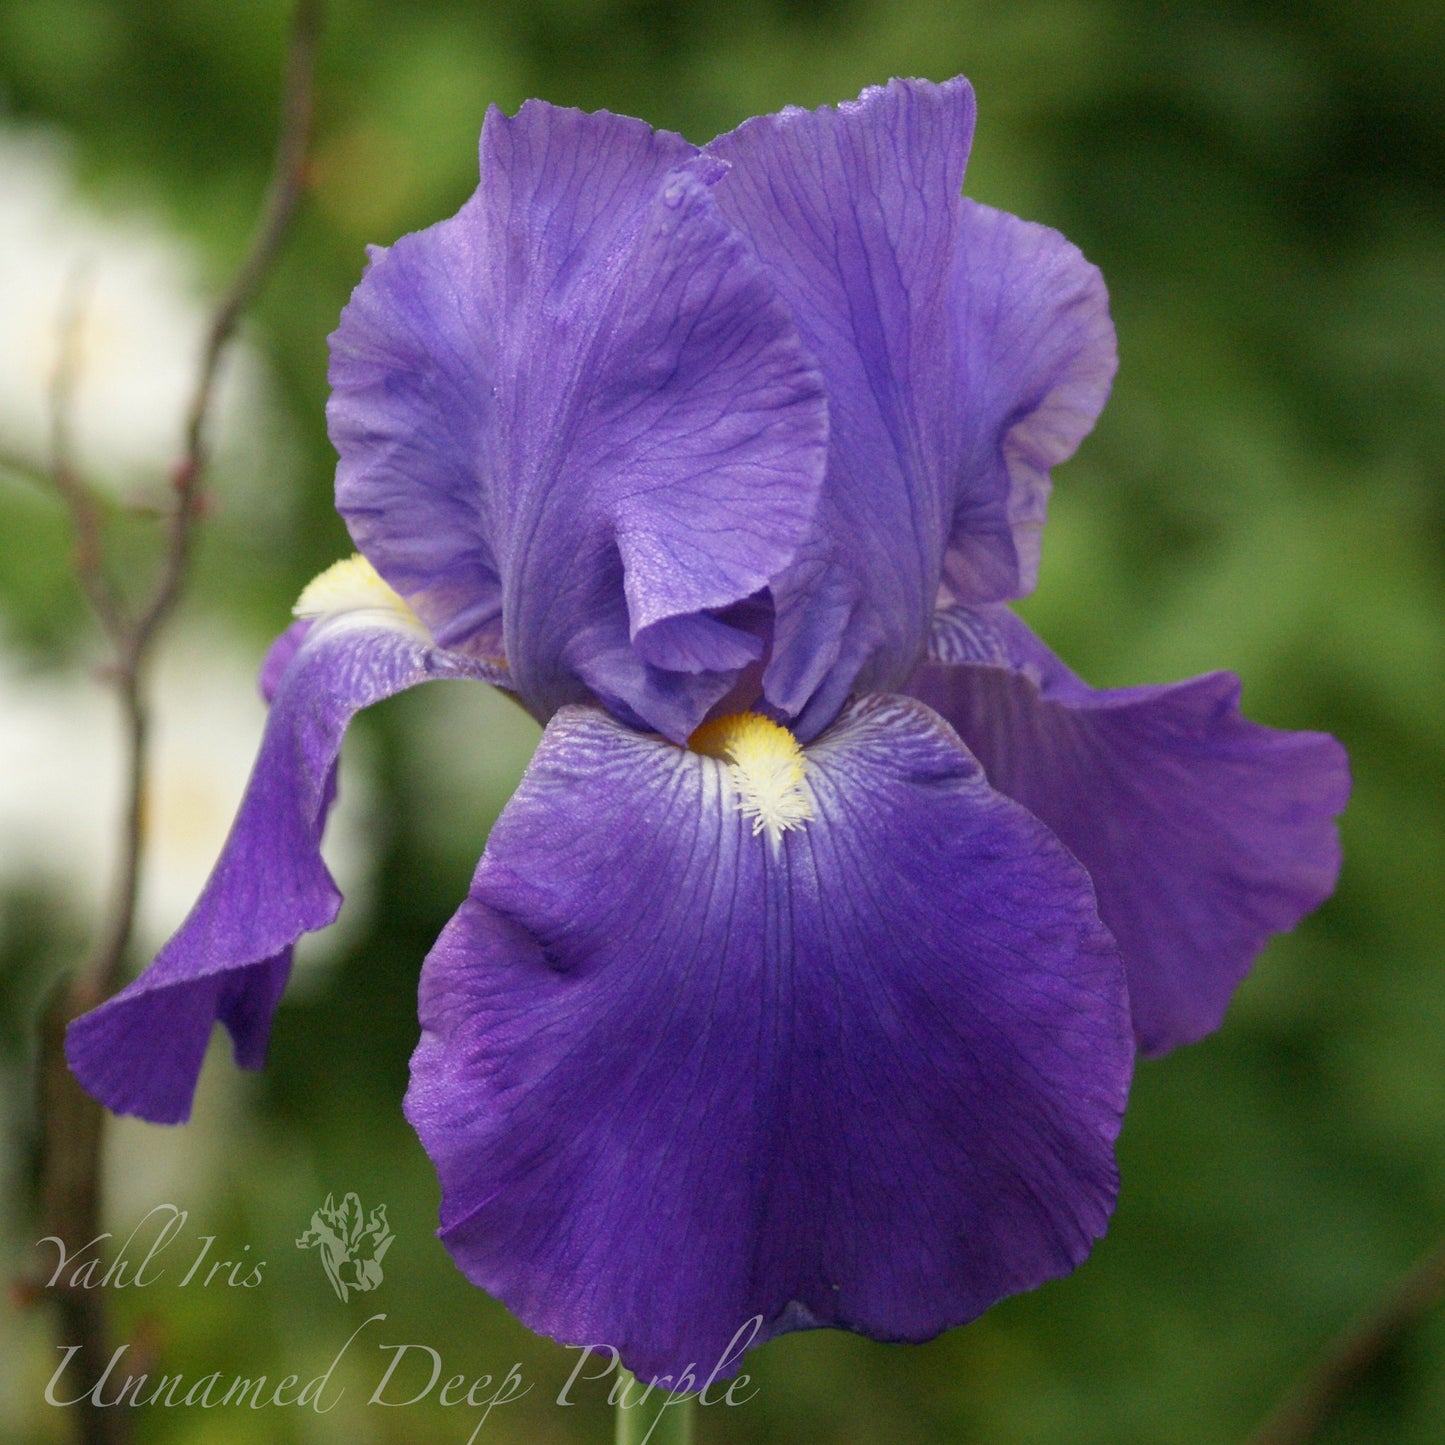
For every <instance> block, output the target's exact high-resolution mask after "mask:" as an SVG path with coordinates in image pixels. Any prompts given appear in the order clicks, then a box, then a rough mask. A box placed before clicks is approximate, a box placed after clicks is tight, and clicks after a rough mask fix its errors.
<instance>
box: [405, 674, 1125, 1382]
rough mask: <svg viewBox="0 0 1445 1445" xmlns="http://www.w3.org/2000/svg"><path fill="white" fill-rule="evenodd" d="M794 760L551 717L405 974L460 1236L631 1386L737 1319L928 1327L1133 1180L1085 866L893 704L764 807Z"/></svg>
mask: <svg viewBox="0 0 1445 1445" xmlns="http://www.w3.org/2000/svg"><path fill="white" fill-rule="evenodd" d="M750 721H753V722H755V723H756V724H757V725H758V726H760V727H771V726H772V725H771V724H763V723H762V722H761V720H756V719H752V720H750ZM711 726H713V725H710V727H711ZM777 731H779V732H781V730H780V729H779V730H777ZM783 737H784V738H787V734H785V733H784V734H783ZM788 744H789V745H791V739H788ZM785 752H786V748H785V749H784V750H783V752H780V753H779V754H778V755H777V756H776V757H773V758H771V759H769V758H768V757H767V756H766V749H763V753H761V754H760V755H759V756H758V757H755V758H753V759H752V760H751V761H748V760H747V759H744V760H743V761H742V762H738V763H735V764H730V763H728V762H726V761H720V760H718V759H716V758H713V757H704V756H700V755H699V754H698V753H696V752H694V751H691V750H684V749H681V748H677V747H674V746H672V745H670V744H668V743H666V742H663V741H662V740H660V739H658V738H655V737H645V736H641V735H639V734H637V733H635V732H632V731H630V730H628V729H627V728H625V727H622V726H620V725H619V724H618V723H616V722H615V721H614V720H612V719H611V718H608V717H607V716H606V715H605V714H603V713H601V712H599V711H597V710H595V709H590V708H569V709H565V710H563V711H562V712H560V713H559V714H558V715H557V716H556V717H555V718H554V719H553V720H552V722H551V724H550V725H549V726H548V729H547V731H546V733H545V735H544V737H543V739H542V743H541V745H540V747H539V749H538V752H537V755H536V757H535V759H534V760H533V763H532V765H531V767H530V768H529V770H528V772H527V774H526V776H525V778H524V779H523V782H522V785H521V787H520V789H519V790H518V792H517V794H516V796H515V797H514V798H513V800H512V802H511V803H510V804H509V806H508V808H507V810H506V811H505V812H504V813H503V815H502V817H501V819H500V820H499V821H498V823H497V824H496V826H495V828H494V829H493V832H492V835H491V840H490V842H489V843H488V847H487V852H486V855H485V856H484V858H483V860H482V863H481V865H480V867H479V869H478V871H477V874H476V877H475V880H474V882H473V885H472V889H471V894H470V897H469V898H468V901H467V902H466V903H465V904H464V905H463V907H462V909H461V910H460V912H459V913H458V914H457V915H456V917H455V918H454V919H453V920H452V922H451V923H450V924H449V925H448V927H447V928H446V930H445V931H444V932H443V934H442V936H441V938H440V940H439V941H438V943H437V945H436V947H435V948H434V949H433V951H432V953H431V955H430V957H429V958H428V960H427V963H426V966H425V969H424V972H423V975H422V985H421V1020H422V1028H423V1033H422V1039H421V1042H420V1044H419V1046H418V1048H417V1051H416V1054H415V1056H414V1057H413V1061H412V1082H411V1087H410V1090H409V1092H408V1095H407V1112H408V1116H409V1117H410V1119H411V1120H412V1122H413V1124H414V1125H415V1126H416V1128H417V1131H418V1133H419V1134H420V1136H421V1139H422V1142H423V1143H424V1145H425V1146H426V1149H427V1151H428V1153H429V1154H430V1155H431V1157H432V1160H433V1162H434V1163H435V1164H436V1166H437V1169H438V1173H439V1175H440V1178H441V1183H442V1191H443V1193H442V1214H441V1223H442V1228H441V1237H442V1239H443V1240H444V1242H445V1243H446V1245H447V1247H448V1248H449V1249H450V1251H451V1252H452V1254H453V1256H454V1257H455V1259H456V1260H457V1262H458V1264H459V1265H460V1266H461V1268H462V1269H463V1270H464V1271H465V1272H466V1274H467V1275H468V1276H469V1277H470V1278H471V1279H472V1280H474V1281H475V1282H476V1283H478V1284H480V1285H482V1286H484V1287H485V1288H487V1289H488V1290H490V1291H491V1292H492V1293H494V1294H495V1295H497V1296H498V1297H499V1298H500V1299H502V1300H503V1301H504V1302H505V1303H506V1304H507V1305H509V1306H510V1307H511V1308H512V1309H513V1310H514V1311H515V1312H516V1313H517V1314H518V1315H519V1316H520V1318H521V1319H522V1320H523V1321H524V1322H526V1323H527V1324H529V1325H531V1326H532V1327H533V1328H535V1329H539V1330H542V1331H545V1332H547V1333H548V1334H551V1335H554V1336H556V1337H557V1338H559V1339H562V1340H564V1341H569V1342H574V1343H595V1344H606V1345H612V1346H615V1347H616V1348H618V1349H619V1350H620V1352H621V1355H622V1358H623V1360H624V1361H625V1362H626V1363H627V1364H628V1365H629V1366H630V1367H631V1368H632V1369H633V1370H634V1371H636V1372H637V1373H638V1374H639V1375H641V1376H643V1377H645V1378H651V1377H656V1376H660V1375H669V1376H671V1377H672V1378H673V1379H674V1380H676V1378H677V1376H678V1373H679V1371H680V1370H681V1369H682V1368H683V1367H684V1366H686V1365H687V1364H688V1363H689V1362H694V1363H697V1364H701V1365H702V1367H703V1371H704V1373H705V1372H706V1370H707V1369H709V1368H710V1367H711V1366H712V1365H713V1364H714V1363H715V1362H716V1361H717V1360H718V1359H719V1357H720V1356H721V1355H722V1353H723V1351H724V1349H725V1347H726V1346H727V1344H728V1342H729V1341H730V1339H731V1338H732V1337H733V1335H734V1332H735V1331H736V1330H738V1328H739V1327H740V1326H743V1325H744V1324H745V1323H746V1322H747V1321H748V1320H749V1319H750V1318H753V1317H758V1318H759V1321H760V1329H759V1334H758V1338H759V1339H765V1338H767V1337H768V1336H770V1335H773V1334H777V1333H781V1332H782V1331H784V1330H787V1329H794V1328H799V1327H805V1326H815V1325H832V1326H839V1327H844V1328H848V1329H852V1330H857V1331H861V1332H863V1333H866V1334H869V1335H872V1336H874V1337H876V1338H880V1339H890V1340H919V1339H924V1338H927V1337H929V1336H931V1335H934V1334H936V1333H937V1332H939V1331H940V1330H943V1329H945V1328H947V1327H949V1326H951V1325H956V1324H959V1323H962V1322H963V1321H965V1320H968V1319H970V1318H972V1317H973V1316H975V1315H977V1314H978V1313H980V1312H981V1311H982V1310H984V1309H985V1308H987V1307H988V1306H989V1305H990V1304H991V1303H993V1302H994V1301H995V1300H997V1299H998V1298H1000V1297H1001V1296H1003V1295H1006V1294H1009V1293H1011V1292H1014V1291H1018V1290H1023V1289H1028V1288H1030V1287H1032V1286H1035V1285H1037V1284H1039V1283H1040V1282H1042V1281H1043V1280H1046V1279H1048V1278H1050V1277H1052V1276H1055V1275H1058V1274H1062V1273H1064V1272H1065V1271H1067V1270H1069V1269H1070V1268H1072V1267H1073V1266H1074V1265H1076V1264H1078V1263H1079V1261H1080V1260H1081V1259H1082V1258H1083V1257H1084V1255H1085V1254H1086V1253H1087V1252H1088V1249H1089V1247H1090V1244H1091V1243H1092V1241H1093V1240H1094V1239H1095V1238H1097V1237H1098V1235H1099V1234H1100V1233H1101V1232H1102V1231H1103V1229H1104V1227H1105V1222H1106V1220H1107V1218H1108V1215H1109V1212H1110V1209H1111V1207H1112V1203H1113V1199H1114V1194H1115V1188H1116V1174H1115V1166H1114V1160H1113V1149H1112V1145H1113V1140H1114V1138H1115V1135H1116V1132H1117V1130H1118V1126H1119V1119H1120V1113H1121V1110H1122V1108H1123V1105H1124V1100H1125V1094H1126V1090H1127V1085H1128V1079H1129V1074H1130V1068H1131V1062H1132V1054H1133V1047H1132V1039H1131V1037H1130V1032H1129V1019H1128V1004H1127V997H1126V993H1125V988H1124V980H1123V974H1122V969H1121V967H1120V964H1119V960H1118V955H1117V950H1116V948H1115V945H1114V942H1113V940H1112V938H1111V937H1110V936H1109V934H1108V932H1107V930H1106V929H1105V928H1104V927H1103V926H1102V924H1101V923H1100V922H1099V920H1098V916H1097V914H1096V912H1095V909H1094V900H1093V893H1092V890H1091V889H1090V886H1089V882H1088V879H1087V877H1086V875H1085V874H1084V872H1083V870H1082V868H1080V867H1079V865H1078V864H1077V863H1076V862H1075V861H1074V860H1073V859H1072V858H1071V857H1070V856H1069V855H1068V853H1067V852H1066V851H1065V850H1064V848H1063V847H1062V846H1060V844H1059V843H1058V842H1057V840H1055V839H1054V838H1053V836H1052V835H1051V834H1050V833H1049V832H1048V831H1047V830H1046V829H1045V828H1044V827H1043V826H1042V825H1041V824H1040V823H1038V821H1037V820H1036V819H1034V818H1033V817H1032V816H1030V815H1029V814H1028V813H1027V812H1025V811H1024V810H1023V809H1021V808H1019V807H1017V806H1016V805H1015V804H1013V803H1011V802H1009V801H1008V800H1007V799H1005V798H1003V797H1002V796H1001V795H999V794H998V793H996V792H994V791H993V790H992V789H991V788H989V787H988V785H987V784H986V783H985V781H984V779H983V777H982V774H981V770H980V769H979V767H978V765H977V763H976V762H975V761H974V759H973V758H972V757H971V756H970V755H969V754H968V752H967V751H966V750H965V749H963V748H962V747H961V746H960V745H959V742H958V740H957V738H956V736H955V735H954V734H953V732H952V731H951V730H950V729H949V728H948V727H947V726H946V725H945V724H944V723H943V722H942V721H941V720H940V719H939V718H937V717H936V716H935V715H934V714H932V713H930V712H929V711H928V710H927V709H926V708H923V707H921V706H919V705H918V704H916V703H914V702H912V701H911V700H909V699H905V698H899V697H871V698H865V699H863V700H862V701H860V702H857V703H854V704H851V705H850V706H849V708H848V709H847V710H846V711H845V712H844V713H843V714H842V715H841V717H840V719H839V721H838V722H837V723H836V724H835V726H834V727H833V728H832V729H831V730H830V731H829V732H828V733H826V734H825V735H824V736H823V737H822V738H820V739H819V740H818V742H817V743H816V744H815V745H814V746H813V747H811V748H809V749H808V751H807V754H806V758H805V761H804V767H803V773H802V779H803V780H804V781H803V782H802V783H801V784H799V786H803V787H806V789H807V794H806V797H805V798H802V799H801V800H800V803H799V806H798V807H796V808H794V809H793V810H792V813H791V815H789V814H788V810H787V809H781V810H775V812H774V814H773V815H769V814H767V812H766V810H764V811H763V812H761V813H759V812H754V813H749V812H748V811H746V803H747V800H748V793H749V789H750V788H753V787H754V785H756V789H757V790H759V791H761V792H764V793H765V792H766V791H767V789H768V788H769V787H771V786H773V785H774V784H775V783H777V782H778V779H779V778H783V774H784V772H785V771H786V770H785V769H784V768H783V766H782V764H783V763H784V762H785V761H786V759H785V758H784V756H783V754H784V753H785ZM729 756H732V755H731V754H729ZM738 756H739V757H741V754H739V755H738ZM773 765H776V768H774V766H773ZM739 768H741V769H742V773H741V775H740V774H739V772H738V769H739ZM750 768H755V769H756V772H755V773H754V772H750V771H749V769H750ZM770 769H772V770H771V771H770ZM749 779H751V782H750V781H749ZM794 781H796V779H794ZM783 782H784V784H787V779H785V778H784V780H783ZM787 785H791V784H787ZM754 801H756V798H755V799H754ZM804 804H805V805H804ZM769 816H774V817H784V818H786V817H788V816H791V817H792V819H793V821H792V822H784V823H782V824H781V825H779V826H778V827H777V828H776V829H774V828H773V827H772V826H771V825H768V826H764V824H765V821H766V820H767V818H768V817H769ZM736 1368H737V1361H736V1359H733V1360H732V1361H731V1362H730V1365H729V1366H728V1368H727V1369H726V1371H725V1373H728V1374H731V1373H732V1372H733V1371H734V1370H736Z"/></svg>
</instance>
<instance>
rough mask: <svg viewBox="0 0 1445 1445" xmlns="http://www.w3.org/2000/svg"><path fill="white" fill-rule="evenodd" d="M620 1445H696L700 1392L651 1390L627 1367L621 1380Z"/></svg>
mask: <svg viewBox="0 0 1445 1445" xmlns="http://www.w3.org/2000/svg"><path fill="white" fill-rule="evenodd" d="M616 1388H617V1392H618V1400H617V1406H616V1409H617V1433H616V1434H615V1435H614V1436H613V1439H614V1440H615V1442H616V1445H643V1442H644V1441H645V1442H646V1445H692V1439H693V1433H692V1427H693V1421H694V1419H695V1418H696V1416H697V1396H696V1395H669V1394H668V1393H667V1391H666V1390H656V1389H649V1388H648V1387H647V1386H646V1385H644V1384H642V1383H641V1382H640V1381H639V1380H638V1379H637V1377H636V1376H635V1375H633V1374H631V1373H630V1372H629V1371H627V1370H623V1371H621V1373H620V1377H619V1379H618V1382H617V1386H616Z"/></svg>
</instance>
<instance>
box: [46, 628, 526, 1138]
mask: <svg viewBox="0 0 1445 1445" xmlns="http://www.w3.org/2000/svg"><path fill="white" fill-rule="evenodd" d="M298 632H299V628H298V627H294V626H293V627H292V628H289V629H287V631H286V632H285V633H283V634H282V636H281V637H280V638H279V639H278V640H277V643H276V644H275V646H274V647H273V651H272V657H271V658H268V664H269V663H270V662H271V661H272V658H278V659H279V657H280V656H282V655H284V653H285V652H288V651H293V656H292V657H291V659H290V661H289V663H288V664H287V665H286V666H285V670H284V672H282V674H281V676H280V678H279V680H276V681H275V684H274V685H275V692H274V698H273V700H272V703H271V711H270V714H269V716H268V718H267V721H266V730H265V733H264V735H263V737H262V739H261V749H260V752H259V754H258V756H257V758H256V765H255V768H254V769H253V771H252V773H251V779H250V782H249V783H248V784H247V785H246V794H245V797H244V798H243V800H242V802H241V808H240V812H239V813H238V814H237V816H236V821H235V823H234V824H233V825H232V827H231V833H230V836H229V837H228V838H227V839H226V844H225V847H224V849H223V850H222V852H221V856H220V859H219V860H218V861H217V863H216V866H215V869H214V870H213V872H212V873H211V876H210V879H209V880H208V881H207V883H206V887H205V890H204V891H203V892H202V894H201V896H200V899H199V900H198V901H197V903H196V906H195V907H194V908H193V909H192V910H191V913H190V916H189V917H188V918H187V919H186V921H185V922H184V923H183V924H182V925H181V927H180V929H179V931H178V932H177V933H176V935H175V937H173V938H172V939H171V941H170V942H169V943H168V944H166V946H165V947H164V948H163V949H162V950H161V952H160V954H159V955H158V956H157V958H156V960H155V962H154V963H152V964H151V966H150V967H149V968H148V969H146V971H145V972H144V973H142V974H141V975H140V977H139V978H137V979H135V981H134V982H132V983H131V984H130V985H128V986H127V987H126V988H124V989H122V990H121V991H120V992H119V993H118V994H116V996H115V997H114V998H112V999H110V1000H109V1001H108V1002H106V1003H104V1004H102V1005H101V1006H100V1007H99V1008H97V1009H95V1010H93V1011H92V1012H90V1013H88V1014H86V1015H84V1016H83V1017H82V1018H80V1019H77V1020H76V1021H75V1023H73V1024H72V1025H71V1026H70V1031H69V1033H68V1035H67V1037H66V1045H65V1051H66V1057H67V1058H68V1059H69V1061H70V1067H71V1068H72V1069H73V1070H74V1071H75V1074H76V1077H77V1078H78V1079H79V1080H80V1082H81V1083H82V1084H83V1085H84V1086H85V1087H86V1089H87V1090H89V1091H90V1093H91V1094H93V1095H94V1096H95V1097H96V1098H97V1099H99V1100H100V1102H101V1103H103V1104H104V1105H105V1106H106V1107H107V1108H109V1109H113V1110H114V1111H115V1112H116V1113H119V1114H139V1115H141V1116H142V1117H143V1118H146V1119H150V1120H152V1121H154V1122H155V1123H160V1124H171V1123H178V1122H180V1121H181V1120H183V1119H186V1118H188V1117H189V1116H190V1111H191V1100H192V1097H193V1095H194V1093H195V1087H196V1080H197V1079H198V1078H199V1076H200V1071H201V1063H202V1060H203V1058H204V1057H205V1052H206V1045H207V1044H208V1043H209V1041H210V1037H211V1030H212V1027H213V1026H214V1025H215V1024H216V1023H217V1022H218V1021H219V1022H220V1023H223V1024H225V1026H226V1028H227V1029H228V1030H229V1032H230V1034H231V1038H232V1042H233V1044H234V1048H235V1056H236V1062H237V1063H238V1064H239V1065H241V1066H242V1067H243V1068H251V1069H254V1068H259V1067H260V1066H261V1064H262V1062H263V1061H264V1058H265V1053H266V1042H267V1039H268V1038H269V1036H270V1030H271V1018H272V1015H273V1014H274V1012H275V1009H276V1004H277V1002H278V1001H279V999H280V997H281V992H282V990H283V989H284V988H285V985H286V978H287V974H288V973H289V971H290V967H291V949H292V946H293V945H294V944H295V942H296V940H297V939H298V938H300V936H301V935H302V934H303V933H308V932H310V931H312V930H313V929H317V928H324V927H325V926H326V925H327V924H328V923H330V922H331V921H332V920H333V919H334V918H335V917H336V914H337V911H338V909H339V908H340V906H341V895H340V893H339V892H338V891H337V889H336V884H335V883H334V882H333V881H332V878H331V875H330V873H329V872H328V871H327V868H326V865H325V863H324V862H323V861H322V858H321V833H322V829H323V827H324V826H325V822H326V813H327V811H328V809H329V807H330V804H331V801H332V799H333V798H334V796H335V786H336V784H335V773H336V759H337V755H338V753H339V751H340V748H341V739H342V735H343V734H344V732H345V731H346V727H347V724H348V723H349V722H350V721H351V719H352V717H353V716H354V715H355V713H356V712H357V711H358V710H359V709H361V708H363V707H366V706H368V705H370V704H371V703H374V702H379V701H380V700H381V699H382V698H384V697H390V696H391V695H392V694H393V693H396V692H400V691H402V690H403V689H404V688H408V687H412V686H414V685H415V684H417V683H419V682H425V681H427V680H428V679H430V678H433V677H456V676H477V677H483V678H485V679H486V680H488V681H502V680H503V679H501V678H500V677H499V676H498V675H497V674H496V673H495V672H494V671H493V670H491V669H488V668H487V667H485V666H484V665H483V664H480V663H477V662H474V661H473V660H472V659H469V658H466V657H462V656H460V655H458V654H454V653H446V652H443V651H441V650H439V649H438V648H436V647H435V646H433V645H432V644H431V642H430V641H429V639H427V638H426V636H425V635H424V633H423V632H422V630H421V629H420V628H419V627H417V626H415V625H414V624H413V625H411V626H408V625H406V624H404V623H399V622H398V620H397V619H396V617H395V616H389V617H388V616H384V615H382V614H378V613H366V612H362V613H355V614H351V615H349V616H345V617H338V618H335V619H332V620H329V621H327V622H319V623H312V624H310V626H309V630H308V631H307V632H306V633H305V640H304V642H303V644H302V645H301V647H300V648H299V649H295V648H294V643H295V640H296V635H297V633H298ZM268 671H271V672H274V669H273V668H270V669H263V676H265V675H266V674H267V672H268Z"/></svg>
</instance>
